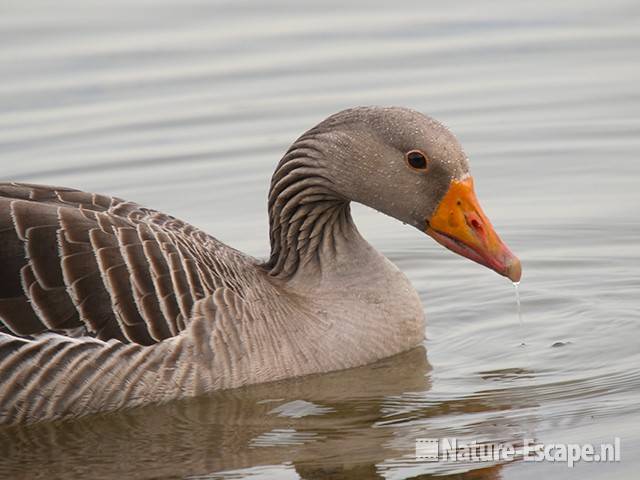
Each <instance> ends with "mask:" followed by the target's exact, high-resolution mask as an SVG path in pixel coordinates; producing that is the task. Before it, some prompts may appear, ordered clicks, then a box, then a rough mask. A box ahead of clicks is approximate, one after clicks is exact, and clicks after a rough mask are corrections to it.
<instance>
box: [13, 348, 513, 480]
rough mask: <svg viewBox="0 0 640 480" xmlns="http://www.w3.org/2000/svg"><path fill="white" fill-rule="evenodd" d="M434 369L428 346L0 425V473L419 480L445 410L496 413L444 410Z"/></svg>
mask: <svg viewBox="0 0 640 480" xmlns="http://www.w3.org/2000/svg"><path fill="white" fill-rule="evenodd" d="M430 372H431V366H430V365H429V362H428V360H427V357H426V352H425V349H424V348H423V347H418V348H415V349H413V350H410V351H408V352H405V353H403V354H401V355H397V356H395V357H391V358H387V359H385V360H383V361H380V362H378V363H375V364H372V365H368V366H365V367H361V368H356V369H352V370H346V371H340V372H334V373H330V374H324V375H318V376H309V377H302V378H298V379H291V380H287V381H284V382H278V383H272V384H262V385H256V386H253V387H247V388H243V389H238V390H231V391H224V392H218V393H216V394H214V395H212V396H210V397H206V398H199V399H194V400H188V401H182V402H176V403H172V404H168V405H163V406H152V407H145V408H140V409H137V410H131V411H126V412H121V413H112V414H106V415H103V416H97V417H89V418H85V419H79V420H75V421H62V422H54V423H48V424H41V425H33V426H30V427H24V426H23V427H18V426H13V427H6V428H4V429H2V430H0V445H1V447H0V455H1V456H2V458H3V460H2V461H1V462H0V469H1V470H0V474H1V476H3V477H4V476H8V477H11V478H16V479H17V478H33V477H35V476H37V475H39V474H42V473H43V472H46V474H47V478H68V477H69V476H70V475H71V476H74V477H77V476H82V475H83V474H90V475H91V477H92V478H96V479H99V478H114V477H116V476H120V475H124V476H128V475H129V474H130V473H131V471H132V466H134V470H135V472H137V473H136V475H137V476H138V477H140V478H151V477H154V478H155V477H162V478H173V477H181V478H183V477H184V476H185V474H186V475H187V476H188V478H251V477H252V476H253V475H258V474H260V477H259V478H303V479H312V478H358V479H360V478H365V479H366V478H384V477H385V476H386V473H389V472H393V473H394V477H399V478H421V476H422V475H423V474H425V472H433V471H434V466H433V465H429V464H424V463H419V462H416V461H415V458H414V448H415V440H416V439H417V438H421V437H427V438H428V437H432V438H438V437H440V436H447V435H448V436H452V435H453V434H455V432H454V433H452V432H451V430H450V429H449V430H448V429H447V428H446V426H443V425H440V424H441V423H442V422H445V423H446V418H447V417H446V416H447V414H448V413H450V411H451V410H452V409H454V410H459V411H461V412H478V411H491V410H495V409H496V408H497V406H496V405H495V404H493V403H492V402H491V401H484V402H479V403H478V402H476V400H477V399H475V400H473V399H470V400H469V401H468V403H467V404H465V401H464V400H460V401H459V402H458V403H455V404H454V403H451V404H448V403H442V402H440V401H439V400H438V399H437V398H432V397H431V396H430V389H431V373H430ZM504 408H509V407H508V405H505V403H504V398H503V399H501V401H500V406H499V409H504ZM485 417H486V418H488V417H489V416H485ZM484 427H486V425H476V426H474V431H476V432H481V431H482V429H483V428H484ZM491 428H492V429H495V428H496V427H495V426H491ZM83 459H84V461H83ZM97 465H100V467H99V468H96V466H97ZM480 466H483V467H484V465H480ZM449 467H451V465H449ZM457 467H460V465H457ZM477 467H478V466H473V465H469V466H468V468H469V469H473V468H477ZM436 468H438V467H436ZM440 468H442V467H440ZM445 471H446V470H445ZM499 471H500V466H499V465H495V466H490V467H489V468H482V469H480V470H478V471H476V472H475V473H473V475H474V477H473V478H498V477H499ZM385 472H386V473H385ZM440 473H444V471H441V472H440ZM469 475H471V473H469ZM478 475H480V476H478Z"/></svg>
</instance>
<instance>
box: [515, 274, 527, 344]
mask: <svg viewBox="0 0 640 480" xmlns="http://www.w3.org/2000/svg"><path fill="white" fill-rule="evenodd" d="M519 285H520V282H513V287H514V288H515V290H516V306H517V308H518V323H519V324H520V333H521V335H522V342H521V343H520V346H521V347H524V346H525V345H526V343H525V341H524V340H525V339H524V324H523V323H522V306H521V305H520V290H519V289H518V286H519Z"/></svg>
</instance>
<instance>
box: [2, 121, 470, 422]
mask: <svg viewBox="0 0 640 480" xmlns="http://www.w3.org/2000/svg"><path fill="white" fill-rule="evenodd" d="M415 144H417V145H418V146H419V147H420V148H422V149H423V150H425V151H427V152H429V153H430V154H431V156H432V157H433V165H432V166H431V177H430V178H429V179H428V180H423V179H422V178H418V177H415V176H411V175H412V173H411V172H408V171H405V170H406V168H405V167H404V163H403V162H404V160H403V158H404V157H403V154H404V153H403V152H404V151H405V150H406V149H407V148H413V147H415ZM467 168H468V167H467V164H466V157H465V155H464V153H463V152H462V150H461V149H460V147H459V145H458V144H457V142H456V141H455V139H454V138H453V136H452V135H451V134H450V133H449V132H448V131H447V130H446V129H445V128H444V127H442V126H441V125H440V124H438V123H436V122H435V121H433V120H431V119H428V118H427V117H424V116H422V115H421V114H418V113H416V112H412V111H410V110H405V109H394V108H391V109H382V108H360V109H352V110H347V111H345V112H342V113H340V114H338V115H336V116H333V117H330V118H329V119H328V120H326V121H325V122H323V123H321V124H319V125H318V126H317V127H315V128H314V129H312V130H310V131H309V132H307V133H306V134H305V135H303V136H302V137H300V139H298V141H297V142H296V143H294V145H293V146H292V147H291V149H290V150H289V151H288V152H287V153H286V154H285V156H284V157H283V159H282V161H281V162H280V164H279V165H278V168H277V169H276V172H275V173H274V176H273V178H272V183H271V190H270V196H269V216H270V238H271V255H270V258H269V260H268V261H267V262H265V263H261V262H260V261H258V260H256V259H254V258H252V257H249V256H247V255H245V254H243V253H241V252H239V251H237V250H234V249H233V248H231V247H229V246H227V245H224V244H223V243H221V242H219V241H218V240H216V239H215V238H213V237H211V236H210V235H207V234H206V233H204V232H202V231H200V230H198V229H197V228H195V227H193V226H191V225H189V224H187V223H185V222H183V221H181V220H178V219H176V218H174V217H172V216H170V215H166V214H163V213H160V212H157V211H154V210H150V209H147V208H144V207H141V206H139V205H137V204H135V203H131V202H127V201H124V200H121V199H118V198H114V197H109V196H105V195H98V194H92V193H85V192H81V191H78V190H73V189H69V188H58V187H49V186H42V185H29V184H18V183H3V184H0V265H1V268H2V271H1V273H0V423H17V422H33V421H38V420H43V419H54V418H62V417H69V416H78V415H84V414H87V413H92V412H98V411H108V410H114V409H118V408H122V407H125V406H127V407H128V406H135V405H141V404H145V403H150V402H162V401H167V400H170V399H174V398H180V397H184V396H194V395H199V394H202V393H205V392H209V391H212V390H217V389H224V388H234V387H238V386H241V385H247V384H253V383H259V382H265V381H273V380H279V379H282V378H287V377H291V376H296V375H304V374H309V373H320V372H326V371H330V370H336V369H341V368H348V367H353V366H358V365H363V364H366V363H370V362H372V361H374V360H377V359H379V358H383V357H385V356H389V355H392V354H395V353H398V352H401V351H404V350H407V349H409V348H412V347H414V346H415V345H417V344H419V343H420V341H421V340H422V338H423V329H424V317H423V313H422V307H421V305H420V301H419V299H418V296H417V294H416V292H415V290H414V289H413V287H411V285H410V284H409V282H408V280H407V279H406V278H405V277H404V275H402V273H401V272H400V271H399V270H398V269H397V268H396V267H395V266H393V265H392V264H391V263H390V262H389V261H388V260H386V259H385V258H384V257H383V256H382V255H381V254H379V253H378V252H377V251H375V249H373V248H372V247H371V246H370V245H369V244H368V243H367V242H366V241H365V240H364V239H363V238H362V237H361V236H360V234H359V233H358V231H357V229H356V228H355V225H354V224H353V221H352V219H351V215H350V210H349V201H350V200H355V201H359V202H362V203H365V204H367V205H369V206H372V207H374V208H378V209H379V210H381V211H383V212H385V213H388V214H390V215H392V216H394V217H396V218H398V219H400V220H402V221H405V222H407V223H410V224H412V225H415V226H416V227H418V228H421V229H422V228H423V225H424V219H425V218H427V217H428V215H429V214H430V213H431V212H432V211H433V209H434V208H435V206H436V205H437V203H438V201H439V199H440V198H441V197H442V195H443V193H444V191H446V187H447V185H448V183H449V182H450V180H451V179H452V178H459V177H461V176H462V175H464V174H466V172H467ZM416 178H418V181H417V182H416ZM424 178H426V177H424Z"/></svg>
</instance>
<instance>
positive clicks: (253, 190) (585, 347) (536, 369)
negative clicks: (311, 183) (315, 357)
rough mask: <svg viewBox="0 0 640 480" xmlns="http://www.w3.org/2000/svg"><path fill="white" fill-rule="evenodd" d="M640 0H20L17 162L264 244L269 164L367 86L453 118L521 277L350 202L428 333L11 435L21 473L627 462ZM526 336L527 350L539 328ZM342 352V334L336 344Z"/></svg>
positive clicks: (11, 83) (424, 470) (558, 469)
mask: <svg viewBox="0 0 640 480" xmlns="http://www.w3.org/2000/svg"><path fill="white" fill-rule="evenodd" d="M639 54H640V8H638V6H637V4H636V3H635V2H632V1H606V2H605V1H596V2H591V1H587V2H584V1H577V0H574V1H568V2H562V3H559V2H551V1H541V2H535V4H534V3H531V4H527V5H525V4H524V3H522V2H508V1H497V2H489V3H487V2H472V1H467V2H456V4H455V5H454V4H452V3H451V2H433V1H428V2H425V1H420V2H418V1H415V2H405V1H399V2H398V1H396V2H392V3H389V2H374V3H372V2H351V3H350V4H349V5H344V4H343V2H333V1H323V2H315V3H314V4H309V3H308V2H281V1H277V2H258V1H234V2H222V1H220V2H194V1H189V2H178V1H177V0H164V1H159V2H144V1H139V2H124V1H118V2H108V3H104V2H94V1H82V2H80V1H78V2H57V3H56V4H55V6H54V5H53V4H47V3H40V2H30V1H26V2H4V4H3V5H2V6H0V72H1V74H2V77H1V78H2V81H1V82H0V112H2V115H0V166H1V169H0V179H1V180H17V181H25V182H34V183H47V184H57V185H65V186H71V187H76V188H81V189H84V190H89V191H96V192H103V193H109V194H114V195H118V196H121V197H124V198H127V199H131V200H134V201H137V202H139V203H141V204H143V205H147V206H150V207H153V208H157V209H160V210H164V211H166V212H168V213H171V214H173V215H176V216H178V217H181V218H183V219H185V220H188V221H189V222H191V223H193V224H195V225H197V226H199V227H201V228H202V229H204V230H206V231H208V232H210V233H212V234H213V235H215V236H216V237H218V238H219V239H221V240H223V241H225V242H227V243H228V244H230V245H232V246H234V247H236V248H239V249H242V250H244V251H246V252H247V253H249V254H252V255H256V256H261V257H264V256H266V255H267V253H268V236H267V216H266V195H267V186H268V180H269V176H270V174H271V171H272V169H273V168H274V166H275V164H276V162H277V161H278V160H279V158H280V156H281V155H282V153H283V152H284V150H285V149H286V148H287V146H288V145H289V143H290V142H291V141H292V140H293V139H294V138H296V137H297V136H298V135H299V134H300V133H302V132H303V131H304V130H306V129H307V128H309V127H311V126H312V125H314V124H315V123H317V122H318V121H320V120H321V119H323V118H324V117H326V116H327V115H329V114H331V113H333V112H335V111H337V110H340V109H342V108H346V107H349V106H354V105H366V104H381V105H403V106H409V107H413V108H415V109H418V110H421V111H423V112H425V113H428V114H431V115H433V116H435V117H436V118H438V119H440V120H441V121H443V122H445V123H446V124H447V125H448V126H449V127H450V128H451V129H452V130H453V131H454V132H455V133H456V134H457V135H458V137H459V139H460V140H461V142H462V144H463V145H464V147H465V149H466V151H467V153H468V155H469V157H470V161H471V167H472V172H473V174H474V177H475V179H476V187H477V190H478V194H479V197H480V199H481V201H482V203H483V205H484V207H485V210H486V211H487V213H488V214H489V216H490V217H491V219H492V221H493V223H494V225H495V227H496V229H497V230H498V231H499V232H500V233H501V235H502V236H503V238H504V239H505V241H506V242H507V243H508V244H509V245H510V246H511V247H512V249H513V250H514V251H515V252H516V253H517V254H518V255H519V256H520V258H521V259H522V261H523V265H524V276H523V280H522V283H521V285H520V292H521V296H522V308H523V318H524V324H523V326H522V327H521V326H520V325H519V323H518V319H517V315H516V308H515V300H514V293H513V287H512V286H511V284H510V283H509V282H508V281H505V280H504V279H503V278H501V277H499V276H497V275H496V274H495V273H493V272H491V271H488V270H486V269H483V268H482V267H480V266H478V265H475V264H472V263H471V262H469V261H467V260H465V259H462V258H459V257H456V256H454V255H453V254H451V253H450V252H447V251H444V250H443V249H442V248H441V247H440V246H438V245H436V244H435V243H434V242H433V241H431V239H429V238H428V237H426V236H424V235H422V234H420V232H417V231H415V230H413V229H411V228H410V227H406V226H403V225H401V224H399V223H398V222H396V221H394V220H392V219H389V218H387V217H384V216H383V215H381V214H379V213H377V212H374V211H371V210H369V209H366V208H364V207H358V206H356V207H355V208H354V210H355V217H356V221H357V223H358V226H359V228H360V229H361V231H362V232H363V234H364V235H365V236H366V237H367V238H368V239H369V240H370V241H371V242H372V243H373V244H374V245H375V246H376V247H377V248H379V249H380V250H381V251H383V252H384V253H385V254H386V255H387V256H388V257H389V258H390V259H391V260H393V261H394V262H395V263H396V264H397V265H399V266H400V267H401V268H402V269H403V270H404V271H405V272H406V273H407V275H408V276H409V278H410V279H411V281H412V282H413V284H414V285H415V286H416V288H417V289H418V291H419V293H420V295H421V297H422V299H423V302H424V305H425V311H426V314H427V318H428V327H427V340H426V341H425V343H424V346H423V348H419V349H416V350H414V351H412V352H408V353H407V354H404V355H401V356H399V357H395V358H391V359H387V360H385V361H383V362H381V363H380V364H377V365H373V366H368V367H364V368H361V369H356V370H351V371H345V372H336V373H332V374H329V375H324V376H317V377H310V378H304V379H296V380H291V381H288V382H284V383H282V384H277V385H263V386H258V387H256V388H251V389H244V390H239V391H235V392H224V393H221V394H218V395H215V396H213V397H212V398H205V399H197V400H191V401H185V402H177V403H175V404H171V405H167V406H161V407H149V408H143V409H139V410H134V411H129V412H124V413H118V414H111V415H106V416H99V417H92V418H87V419H84V420H81V421H76V422H63V423H56V424H50V425H40V426H35V427H30V428H12V429H4V430H0V477H6V478H34V477H37V476H43V477H46V478H87V477H91V478H96V479H99V478H183V477H193V478H277V479H280V478H284V479H287V478H290V479H297V478H304V479H312V478H392V479H402V478H416V477H420V478H424V477H423V476H427V475H430V474H445V475H446V474H451V475H455V474H459V476H457V477H456V478H491V479H494V478H504V479H521V478H525V479H526V478H536V479H537V478H539V477H540V476H542V475H548V476H552V477H554V478H585V477H586V478H634V477H635V473H636V471H635V469H634V466H635V465H637V464H638V462H639V461H640V453H638V452H639V451H640V402H639V400H640V369H639V368H638V366H639V365H640V348H639V338H640V336H639V334H640V327H639V322H640V311H639V306H638V298H640V296H639V294H640V246H639V234H640V218H639V216H638V207H639V206H640V191H639V189H638V186H637V185H638V180H639V179H640V162H639V161H638V147H639V146H640V91H639V88H638V85H640V68H639V67H638V61H637V59H638V58H639V57H638V55H639ZM523 339H524V340H525V342H526V346H525V347H521V346H520V344H521V343H522V341H523ZM327 354H330V352H327ZM614 436H618V437H621V439H622V449H623V451H622V462H620V463H616V464H613V463H612V464H590V465H588V464H582V465H578V466H577V467H576V468H575V469H573V470H569V469H567V468H566V467H565V466H564V465H555V464H535V465H533V464H526V463H524V462H521V461H517V460H516V461H515V462H511V463H507V464H504V465H494V464H485V463H483V464H457V465H451V464H432V463H425V462H416V461H415V459H414V442H415V439H416V438H424V437H426V438H438V437H458V438H459V439H469V440H477V441H479V442H480V441H481V442H493V441H511V442H518V441H520V440H521V439H523V438H525V437H526V438H535V439H536V440H538V441H541V442H573V443H583V442H595V443H599V442H601V441H607V442H610V441H612V439H613V437H614Z"/></svg>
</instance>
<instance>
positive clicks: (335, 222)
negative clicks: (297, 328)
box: [265, 134, 354, 278]
mask: <svg viewBox="0 0 640 480" xmlns="http://www.w3.org/2000/svg"><path fill="white" fill-rule="evenodd" d="M319 147H320V141H319V140H318V139H316V138H314V136H313V135H310V134H307V135H305V136H303V137H301V138H300V139H299V140H298V141H297V142H296V143H295V144H294V145H293V146H292V147H291V148H290V149H289V151H288V152H287V153H286V154H285V156H284V157H283V158H282V160H281V161H280V163H279V164H278V167H277V168H276V171H275V173H274V174H273V177H272V179H271V188H270V191H269V228H270V234H269V237H270V241H271V256H270V258H269V261H268V262H267V263H266V264H265V267H266V268H267V270H268V271H269V273H270V274H271V275H273V276H277V277H281V278H289V277H291V276H293V275H294V274H295V273H296V272H297V271H298V270H299V269H300V268H301V267H303V266H304V267H307V268H319V267H320V264H321V261H322V258H321V256H323V255H325V256H326V255H328V254H329V252H331V251H332V250H333V251H334V252H335V248H333V247H334V246H335V241H336V238H337V236H338V235H341V236H345V235H348V233H349V232H351V231H352V230H353V229H354V225H353V222H352V220H351V213H350V209H349V202H348V200H347V199H345V198H343V197H342V196H340V195H339V194H337V193H336V192H335V190H334V189H333V182H331V180H329V178H328V176H327V174H326V168H325V158H324V155H323V153H322V151H321V150H320V148H319Z"/></svg>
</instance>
